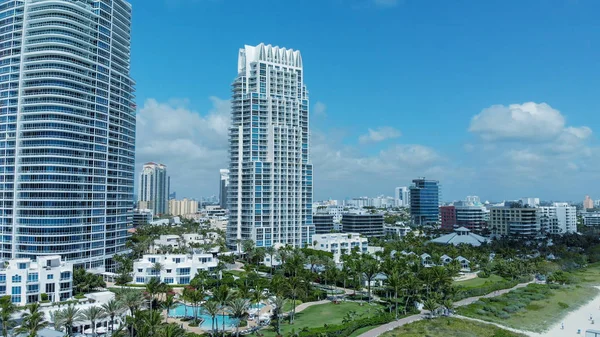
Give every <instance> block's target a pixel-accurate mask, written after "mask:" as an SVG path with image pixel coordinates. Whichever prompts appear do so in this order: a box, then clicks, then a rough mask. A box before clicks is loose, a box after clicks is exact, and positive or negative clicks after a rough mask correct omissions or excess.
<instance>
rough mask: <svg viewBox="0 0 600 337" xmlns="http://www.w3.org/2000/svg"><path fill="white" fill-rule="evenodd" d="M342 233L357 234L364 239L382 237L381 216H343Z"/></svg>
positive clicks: (351, 214) (349, 214) (350, 214)
mask: <svg viewBox="0 0 600 337" xmlns="http://www.w3.org/2000/svg"><path fill="white" fill-rule="evenodd" d="M342 232H344V233H359V234H361V235H363V236H366V237H383V236H384V235H385V233H384V231H383V214H353V213H348V214H344V215H343V216H342Z"/></svg>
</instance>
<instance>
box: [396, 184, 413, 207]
mask: <svg viewBox="0 0 600 337" xmlns="http://www.w3.org/2000/svg"><path fill="white" fill-rule="evenodd" d="M395 192H396V193H395V201H396V207H407V206H409V205H410V190H409V189H408V187H406V186H404V187H396V190H395Z"/></svg>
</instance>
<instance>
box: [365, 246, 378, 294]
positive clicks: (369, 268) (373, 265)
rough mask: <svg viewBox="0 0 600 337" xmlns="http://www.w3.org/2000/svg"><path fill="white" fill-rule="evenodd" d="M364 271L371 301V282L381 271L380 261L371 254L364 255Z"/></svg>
mask: <svg viewBox="0 0 600 337" xmlns="http://www.w3.org/2000/svg"><path fill="white" fill-rule="evenodd" d="M361 265H362V271H363V273H364V274H365V278H366V281H367V294H368V296H369V297H368V298H369V299H368V301H369V303H371V282H372V281H373V278H375V276H376V275H377V274H378V273H379V263H378V262H377V260H375V258H373V257H372V256H371V255H363V256H362V258H361Z"/></svg>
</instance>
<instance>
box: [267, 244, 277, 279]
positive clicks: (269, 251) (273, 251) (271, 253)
mask: <svg viewBox="0 0 600 337" xmlns="http://www.w3.org/2000/svg"><path fill="white" fill-rule="evenodd" d="M265 253H266V254H267V255H269V258H270V260H269V261H270V264H271V266H270V267H271V276H273V256H275V254H277V250H276V249H275V247H273V246H269V247H267V248H266V249H265Z"/></svg>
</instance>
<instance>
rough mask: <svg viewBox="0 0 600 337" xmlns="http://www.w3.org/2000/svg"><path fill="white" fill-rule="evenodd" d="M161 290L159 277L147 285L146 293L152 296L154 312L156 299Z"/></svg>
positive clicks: (151, 307)
mask: <svg viewBox="0 0 600 337" xmlns="http://www.w3.org/2000/svg"><path fill="white" fill-rule="evenodd" d="M160 288H161V284H160V279H159V278H158V277H153V278H151V279H150V280H149V281H148V283H146V292H147V293H148V295H149V296H150V310H154V297H155V296H156V294H158V292H159V291H160Z"/></svg>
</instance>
